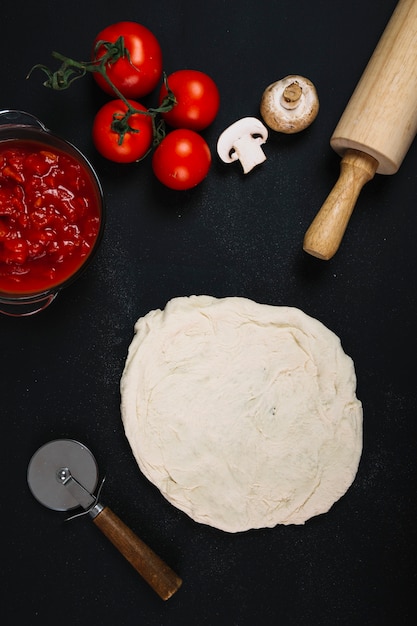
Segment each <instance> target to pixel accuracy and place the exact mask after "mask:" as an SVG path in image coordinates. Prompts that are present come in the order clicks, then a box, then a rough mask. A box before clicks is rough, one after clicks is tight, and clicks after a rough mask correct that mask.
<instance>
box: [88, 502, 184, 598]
mask: <svg viewBox="0 0 417 626" xmlns="http://www.w3.org/2000/svg"><path fill="white" fill-rule="evenodd" d="M93 522H94V523H95V525H96V526H97V527H98V528H99V529H100V530H101V531H102V532H103V533H104V535H105V536H106V537H107V539H109V540H110V541H111V542H112V544H113V545H114V546H115V547H116V548H117V549H118V550H119V552H121V554H123V556H124V557H125V558H126V559H127V560H128V561H129V563H130V564H131V565H133V567H134V568H135V569H136V570H137V571H138V572H139V574H140V575H141V576H142V578H144V580H146V582H147V583H148V584H149V585H150V586H151V587H152V588H153V589H154V591H156V593H157V594H158V595H159V596H160V597H161V598H162V599H163V600H168V599H169V598H170V597H171V596H172V595H173V594H174V593H175V592H176V591H177V590H178V589H179V588H180V586H181V584H182V580H181V578H179V577H178V576H177V574H176V573H175V572H174V571H173V570H172V569H171V568H170V567H168V565H167V564H166V563H164V561H162V559H160V558H159V556H157V555H156V554H155V552H153V550H151V549H150V548H149V547H148V546H147V545H146V544H145V543H143V541H141V539H139V537H137V536H136V535H135V533H134V532H133V531H132V530H131V529H130V528H128V527H127V526H126V525H125V524H124V522H122V520H121V519H120V518H119V517H117V515H115V514H114V513H113V511H112V510H111V509H109V507H107V506H106V507H104V508H103V510H102V511H100V513H98V515H96V516H95V517H94V518H93Z"/></svg>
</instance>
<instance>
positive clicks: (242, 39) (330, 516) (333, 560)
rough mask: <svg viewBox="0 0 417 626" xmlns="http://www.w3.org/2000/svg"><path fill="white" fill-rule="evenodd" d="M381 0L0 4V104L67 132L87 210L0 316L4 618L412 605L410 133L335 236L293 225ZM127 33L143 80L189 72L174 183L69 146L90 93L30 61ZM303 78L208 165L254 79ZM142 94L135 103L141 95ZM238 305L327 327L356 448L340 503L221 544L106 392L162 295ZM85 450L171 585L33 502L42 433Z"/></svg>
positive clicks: (247, 616)
mask: <svg viewBox="0 0 417 626" xmlns="http://www.w3.org/2000/svg"><path fill="white" fill-rule="evenodd" d="M395 5H396V2H395V0H380V1H379V2H377V3H376V2H373V1H372V0H351V1H350V2H334V0H316V1H312V0H300V1H299V2H293V1H290V0H280V1H279V2H278V1H277V2H272V1H270V2H267V1H266V0H256V1H255V0H239V2H237V1H229V2H227V1H226V0H211V1H210V2H206V3H198V2H189V1H187V0H182V1H177V2H173V1H170V2H168V0H160V1H156V2H147V3H145V2H137V1H135V2H131V1H130V0H125V1H124V2H123V3H121V4H120V5H118V4H117V3H114V2H109V1H108V0H102V1H101V2H95V1H94V0H93V1H91V2H88V3H87V2H80V1H79V0H73V1H72V2H66V3H65V2H61V3H57V2H52V1H44V2H36V3H31V4H27V5H25V6H24V7H23V6H20V5H18V4H17V3H12V2H8V3H5V5H4V6H3V7H2V15H1V24H2V27H1V29H2V36H1V38H0V50H1V59H2V62H1V64H0V74H1V82H0V84H1V90H0V108H2V109H21V110H25V111H28V112H30V113H32V114H33V115H35V116H37V117H38V118H39V119H40V120H41V121H42V122H43V123H44V124H45V125H46V126H47V127H48V128H49V129H51V130H52V131H53V132H55V133H56V134H58V135H60V136H62V137H64V138H65V139H67V140H69V141H71V142H72V143H74V144H75V145H76V146H77V147H78V148H80V149H81V150H82V151H83V152H84V154H85V155H86V156H87V157H88V158H89V159H90V160H91V162H92V164H93V165H94V167H95V168H96V170H97V173H98V175H99V177H100V180H101V182H102V185H103V189H104V194H105V201H106V206H107V223H106V230H105V234H104V238H103V242H102V245H101V248H100V250H99V252H98V254H97V256H96V257H95V259H94V262H93V263H92V265H91V266H90V267H89V268H88V270H87V271H86V272H85V274H84V275H83V276H82V277H81V278H80V279H79V280H78V281H77V282H76V283H74V284H73V285H71V286H69V287H68V288H67V289H65V290H64V291H63V292H62V293H60V294H59V296H58V297H57V299H56V300H55V302H53V303H52V305H51V306H50V307H49V308H48V309H46V310H45V311H43V312H42V313H40V314H38V315H35V316H32V317H27V318H20V319H17V318H12V317H7V316H1V317H0V336H1V345H2V359H1V367H2V371H1V378H0V385H1V387H0V388H1V421H0V432H1V444H2V455H1V456H2V461H1V467H2V470H1V484H2V494H1V495H2V498H1V502H2V504H1V507H2V516H1V517H2V559H1V568H2V585H1V594H2V602H1V608H0V620H1V623H2V624H4V625H5V626H6V625H7V626H10V625H12V624H18V623H19V624H20V623H22V624H31V625H32V624H54V623H57V624H62V625H65V626H66V625H70V624H82V625H84V624H90V623H93V622H95V621H96V620H97V623H100V624H103V625H107V624H114V623H119V624H121V625H123V626H133V625H134V624H135V625H136V624H146V626H154V625H155V626H156V625H180V624H204V625H206V624H207V625H213V624H227V625H229V626H252V625H253V624H259V625H265V626H269V625H275V624H283V625H285V626H298V625H301V624H308V625H310V624H311V625H312V624H314V625H324V626H327V625H329V626H330V625H332V626H333V625H335V624H340V625H343V626H356V625H367V626H381V625H384V626H385V625H387V626H388V625H389V626H391V625H395V626H405V625H408V624H411V623H415V618H416V606H415V594H416V591H417V589H416V558H415V554H416V516H415V512H416V507H415V498H416V486H417V480H416V468H417V455H416V436H417V425H416V424H417V419H416V417H417V402H416V381H415V370H416V368H415V363H416V358H415V354H416V351H417V339H416V325H415V320H416V314H417V294H416V281H415V276H416V267H417V247H416V245H415V233H416V229H417V211H416V204H417V168H416V162H417V145H416V144H415V143H413V144H412V146H411V148H410V150H409V152H408V154H407V156H406V158H405V160H404V162H403V164H402V166H401V168H400V170H399V171H398V172H397V173H396V174H395V175H393V176H382V175H376V176H375V178H374V179H373V180H372V181H370V182H369V183H368V184H367V185H366V186H365V187H364V189H363V191H362V193H361V195H360V198H359V200H358V203H357V206H356V209H355V211H354V213H353V216H352V219H351V221H350V224H349V226H348V230H347V232H346V235H345V238H344V240H343V242H342V245H341V247H340V249H339V251H338V252H337V254H336V255H335V257H334V258H333V259H331V260H330V261H321V260H319V259H316V258H313V257H312V256H310V255H307V254H306V253H305V252H304V251H303V250H302V241H303V237H304V233H305V231H306V229H307V228H308V226H309V224H310V223H311V221H312V219H313V217H314V216H315V214H316V212H317V211H318V210H319V208H320V206H321V205H322V203H323V201H324V199H325V198H326V196H327V195H328V193H329V192H330V190H331V188H332V187H333V185H334V183H335V182H336V179H337V177H338V174H339V167H340V157H338V156H337V155H336V154H335V153H334V152H333V150H332V149H331V148H330V144H329V140H330V137H331V134H332V132H333V130H334V128H335V126H336V124H337V122H338V119H339V118H340V115H341V114H342V112H343V110H344V108H345V105H346V104H347V101H348V99H349V97H350V95H351V93H352V92H353V89H354V87H355V86H356V84H357V81H358V80H359V78H360V76H361V74H362V71H363V69H364V68H365V65H366V63H367V61H368V59H369V58H370V56H371V54H372V52H373V50H374V48H375V46H376V44H377V42H378V40H379V37H380V36H381V34H382V32H383V30H384V28H385V25H386V24H387V22H388V20H389V18H390V16H391V14H392V11H393V10H394V8H395ZM120 20H134V21H137V22H140V23H142V24H144V25H146V26H147V27H148V28H150V29H151V30H152V31H153V32H154V33H155V34H156V35H157V37H158V39H159V41H160V43H161V46H162V49H163V54H164V69H165V71H166V72H167V73H170V72H172V71H174V70H177V69H183V68H192V69H200V70H202V71H205V72H207V73H208V74H210V75H211V76H212V77H213V78H214V79H215V81H216V82H217V84H218V86H219V89H220V94H221V107H220V111H219V114H218V116H217V118H216V120H215V122H214V123H213V124H212V125H211V126H210V128H208V129H207V130H206V131H204V133H203V134H204V136H205V138H206V140H207V142H208V143H209V146H210V148H211V150H212V153H213V163H212V167H211V170H210V173H209V175H208V177H207V178H206V180H205V181H204V182H203V183H202V184H201V185H199V186H198V187H196V188H195V189H193V190H190V191H185V192H175V191H171V190H169V189H166V188H164V187H162V186H161V185H160V184H159V183H158V181H157V180H156V179H155V178H154V176H153V174H152V170H151V162H150V159H147V160H145V161H144V162H142V163H141V164H134V165H127V166H122V165H116V164H112V163H110V162H108V161H105V160H104V159H103V158H101V157H100V156H99V155H98V154H97V153H96V151H95V149H94V147H93V145H92V141H91V124H92V120H93V117H94V114H95V112H96V111H97V110H98V108H99V107H100V106H101V104H103V103H104V102H105V101H106V99H107V96H105V95H104V94H103V93H101V92H100V90H99V89H98V87H97V86H96V85H95V84H94V83H93V80H92V79H91V76H88V77H86V78H83V79H82V80H79V81H78V82H77V83H75V84H74V85H73V86H72V87H71V88H70V89H69V90H67V91H65V92H60V93H58V92H53V91H51V90H49V89H47V88H45V87H44V86H43V85H42V82H43V78H44V77H43V75H41V74H40V73H39V74H36V73H34V74H32V76H31V77H30V78H29V79H28V80H26V75H27V73H28V71H29V69H30V68H31V67H32V66H33V65H34V64H36V63H43V64H46V65H53V61H52V57H51V53H52V51H53V50H57V51H59V52H61V53H63V54H66V55H67V56H71V57H73V58H74V59H78V60H85V59H87V58H88V56H89V53H90V47H91V42H92V40H93V38H94V37H95V35H96V34H97V33H98V32H99V30H101V29H102V28H103V27H104V26H106V25H108V24H111V23H113V22H117V21H120ZM287 74H301V75H304V76H306V77H308V78H310V79H311V80H312V81H313V82H314V83H315V85H316V87H317V90H318V92H319V96H320V113H319V115H318V117H317V119H316V121H315V122H314V123H313V124H312V126H310V127H309V128H308V129H307V130H305V131H303V132H302V133H299V134H297V135H292V136H285V135H278V134H277V133H273V132H271V133H270V137H269V140H268V142H267V143H266V144H265V146H264V151H265V154H266V156H267V160H266V161H265V163H264V164H263V165H261V166H260V167H258V168H257V169H256V170H254V171H253V172H251V173H250V174H248V175H247V176H245V175H244V174H243V172H242V171H241V168H240V166H239V164H231V165H225V164H224V163H222V162H221V161H220V160H219V159H218V157H217V154H216V142H217V138H218V136H219V134H220V133H221V132H222V130H224V129H225V128H226V127H227V126H228V125H229V124H231V123H232V122H234V121H235V120H237V119H239V118H241V117H245V116H255V117H258V118H259V115H260V114H259V103H260V97H261V94H262V92H263V90H264V89H265V87H266V86H267V85H269V84H270V83H271V82H274V81H275V80H277V79H278V78H281V77H283V76H286V75H287ZM154 96H155V94H151V95H150V96H149V97H148V98H146V99H145V101H144V103H145V104H146V105H147V106H151V105H154V104H155V102H154ZM192 294H208V295H213V296H217V297H224V296H244V297H247V298H251V299H253V300H255V301H258V302H261V303H267V304H273V305H289V306H296V307H298V308H300V309H302V310H303V311H305V312H306V313H307V314H309V315H311V316H313V317H316V318H317V319H319V320H320V321H322V322H323V323H324V324H325V325H326V326H328V327H329V328H330V329H331V330H333V331H334V332H335V333H336V334H338V335H339V337H340V338H341V341H342V345H343V347H344V350H345V351H346V352H347V354H349V355H350V356H351V357H352V358H353V360H354V363H355V367H356V374H357V380H358V386H357V395H358V397H359V398H360V400H361V401H362V403H363V408H364V447H363V454H362V458H361V463H360V466H359V471H358V474H357V477H356V479H355V481H354V483H353V485H352V486H351V488H350V489H349V490H348V492H347V494H346V495H345V496H344V497H343V498H342V499H341V500H340V501H339V502H337V503H336V504H335V505H334V506H333V507H332V509H331V510H330V511H329V512H328V513H327V514H324V515H321V516H319V517H316V518H313V519H311V520H310V521H308V522H307V523H306V524H305V525H303V526H277V527H275V528H273V529H261V530H254V531H250V532H245V533H238V534H229V533H225V532H222V531H220V530H217V529H214V528H210V527H207V526H204V525H201V524H198V523H196V522H194V521H192V520H191V519H190V518H189V517H187V516H186V515H185V514H183V513H182V512H180V511H179V510H177V509H176V508H175V507H173V506H172V505H171V504H169V503H168V502H167V501H166V500H165V499H164V498H163V497H162V495H161V494H160V493H159V491H158V490H157V489H156V488H155V487H154V486H153V485H151V484H150V483H149V482H148V481H147V480H146V479H145V477H144V476H143V475H142V474H141V472H140V471H139V468H138V466H137V464H136V462H135V460H134V458H133V455H132V453H131V450H130V447H129V444H128V442H127V439H126V438H125V435H124V430H123V425H122V421H121V416H120V392H119V382H120V376H121V373H122V370H123V367H124V362H125V358H126V353H127V349H128V346H129V343H130V341H131V339H132V337H133V325H134V323H135V321H136V320H137V319H138V318H139V317H140V316H142V315H145V314H146V313H147V312H149V311H150V310H153V309H158V308H164V306H165V304H166V303H167V302H168V300H170V299H171V298H173V297H176V296H188V295H192ZM59 438H72V439H76V440H78V441H81V442H83V443H84V444H85V445H87V446H88V447H89V448H91V450H92V451H93V453H94V455H95V457H96V459H97V462H98V465H99V468H100V474H101V475H106V482H105V486H104V491H103V492H102V500H103V501H104V502H105V503H106V504H108V505H109V506H110V508H111V509H112V510H113V511H114V512H115V513H117V514H118V515H119V517H121V518H122V519H123V520H124V521H125V522H126V523H127V524H128V525H129V526H130V527H131V528H132V529H133V530H134V531H135V532H136V533H137V534H138V535H139V536H140V537H141V538H142V539H143V540H144V541H145V542H146V543H148V544H149V545H150V546H151V547H152V548H153V549H154V550H155V551H156V552H158V553H159V554H160V556H161V557H162V558H164V559H165V560H166V561H167V562H168V563H169V564H170V565H171V567H172V568H173V569H175V570H176V571H177V572H178V573H179V574H180V576H181V577H182V578H183V581H184V582H183V586H182V588H181V589H180V590H179V591H178V593H176V594H175V595H174V596H173V597H172V598H171V599H170V600H168V601H167V602H163V601H162V600H161V599H160V598H159V597H158V596H157V594H155V593H154V591H153V590H152V589H150V587H148V585H147V584H146V583H145V582H144V581H143V580H142V579H141V578H140V576H139V575H138V574H137V573H136V571H135V570H134V569H133V568H132V567H131V566H130V565H129V564H128V563H127V562H126V561H125V560H124V559H123V557H121V556H120V554H119V553H118V552H117V551H116V550H115V549H114V548H113V547H112V546H111V544H110V543H109V542H108V541H107V539H106V538H105V537H104V536H103V535H102V534H101V533H100V532H99V530H98V529H97V528H95V526H94V524H92V523H91V521H90V520H89V518H88V517H82V518H81V519H77V520H74V521H71V522H67V523H65V519H66V514H64V513H57V512H53V511H51V510H49V509H46V508H44V507H42V506H41V505H40V504H39V503H38V502H37V501H36V500H35V499H34V498H33V497H32V495H31V493H30V491H29V489H28V486H27V481H26V471H27V466H28V463H29V460H30V458H31V456H32V454H33V453H34V452H35V451H36V450H37V449H38V448H39V447H40V446H41V445H42V444H44V443H46V442H47V441H50V440H52V439H59Z"/></svg>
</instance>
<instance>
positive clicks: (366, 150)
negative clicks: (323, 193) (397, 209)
mask: <svg viewBox="0 0 417 626" xmlns="http://www.w3.org/2000/svg"><path fill="white" fill-rule="evenodd" d="M416 132H417V0H400V1H399V2H398V4H397V6H396V8H395V10H394V12H393V14H392V16H391V19H390V20H389V22H388V24H387V26H386V28H385V30H384V32H383V34H382V36H381V39H380V40H379V42H378V45H377V47H376V48H375V51H374V53H373V54H372V56H371V58H370V60H369V62H368V64H367V66H366V68H365V70H364V72H363V74H362V77H361V79H360V81H359V83H358V85H357V87H356V89H355V90H354V92H353V94H352V96H351V98H350V100H349V102H348V104H347V106H346V108H345V111H344V112H343V114H342V117H341V118H340V121H339V123H338V124H337V126H336V128H335V130H334V132H333V135H332V137H331V139H330V145H331V147H332V148H333V149H334V150H335V152H336V153H337V154H339V155H340V156H341V157H342V160H341V164H340V175H339V179H338V180H337V182H336V185H335V186H334V188H333V190H332V191H331V192H330V194H329V196H328V197H327V199H326V200H325V202H324V204H323V206H322V207H321V209H320V211H319V212H318V213H317V215H316V217H315V218H314V220H313V222H312V223H311V225H310V227H309V229H308V230H307V232H306V234H305V237H304V243H303V249H304V250H305V252H307V253H308V254H311V255H312V256H315V257H317V258H319V259H324V260H328V259H330V258H332V257H333V255H334V254H335V253H336V252H337V250H338V248H339V246H340V243H341V241H342V238H343V235H344V233H345V230H346V227H347V225H348V222H349V219H350V217H351V215H352V212H353V209H354V208H355V204H356V201H357V199H358V197H359V194H360V192H361V190H362V188H363V186H364V185H365V183H367V182H368V181H369V180H371V179H372V178H373V177H374V175H375V173H378V174H395V172H397V170H398V169H399V167H400V165H401V163H402V161H403V159H404V157H405V155H406V153H407V151H408V149H409V147H410V145H411V143H412V141H413V139H414V137H415V135H416Z"/></svg>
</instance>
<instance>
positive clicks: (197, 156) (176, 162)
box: [152, 128, 211, 190]
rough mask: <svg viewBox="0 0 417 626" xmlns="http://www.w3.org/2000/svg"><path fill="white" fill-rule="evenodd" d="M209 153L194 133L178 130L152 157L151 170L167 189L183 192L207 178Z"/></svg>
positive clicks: (172, 133)
mask: <svg viewBox="0 0 417 626" xmlns="http://www.w3.org/2000/svg"><path fill="white" fill-rule="evenodd" d="M210 165H211V153H210V148H209V147H208V145H207V143H206V141H205V140H204V139H203V137H202V136H201V135H199V134H198V133H197V132H195V131H193V130H189V129H184V128H181V129H177V130H173V131H171V132H170V133H168V134H167V135H166V136H165V137H164V139H162V141H161V143H160V144H159V146H158V147H157V148H156V150H155V152H154V154H153V157H152V169H153V172H154V174H155V176H156V177H157V179H158V180H159V181H160V182H161V183H162V184H163V185H165V186H166V187H169V188H171V189H176V190H185V189H191V188H192V187H195V186H196V185H198V184H199V183H201V181H202V180H203V179H204V178H205V177H206V176H207V174H208V172H209V169H210Z"/></svg>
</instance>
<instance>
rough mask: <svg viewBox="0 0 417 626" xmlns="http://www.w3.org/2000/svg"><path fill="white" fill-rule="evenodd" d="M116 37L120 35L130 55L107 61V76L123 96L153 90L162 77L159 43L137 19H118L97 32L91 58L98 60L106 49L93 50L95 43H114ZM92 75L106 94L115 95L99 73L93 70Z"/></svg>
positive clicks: (144, 94) (141, 93) (103, 47)
mask: <svg viewBox="0 0 417 626" xmlns="http://www.w3.org/2000/svg"><path fill="white" fill-rule="evenodd" d="M119 37H123V39H124V47H125V48H126V49H127V50H128V52H129V57H130V58H128V57H123V58H120V59H118V60H117V61H116V62H115V63H112V64H107V65H106V73H107V76H108V77H109V78H110V80H111V81H112V83H113V84H114V85H115V86H116V87H117V89H118V90H119V91H120V93H121V94H122V95H123V96H125V98H141V97H142V96H146V95H147V94H149V93H150V92H151V91H153V89H155V87H156V86H157V84H158V82H159V80H160V78H161V76H162V51H161V46H160V45H159V42H158V40H157V38H156V37H155V35H154V34H153V33H152V32H151V31H150V30H148V29H147V28H146V27H145V26H142V25H141V24H138V23H136V22H118V23H116V24H111V25H110V26H107V27H106V28H104V29H103V30H102V31H100V32H99V34H98V35H97V37H96V38H95V40H94V44H93V52H92V58H93V59H100V58H101V57H102V56H103V55H104V53H105V52H106V49H105V46H99V48H98V50H96V46H97V44H98V42H100V41H107V42H110V43H114V42H115V41H116V40H117V39H118V38H119ZM93 76H94V78H95V80H96V82H97V84H98V85H99V86H100V87H101V88H102V89H103V90H104V91H105V92H106V93H110V94H112V95H113V96H114V95H115V92H114V91H113V90H112V89H111V87H110V85H109V84H108V83H107V82H106V80H105V79H104V77H103V76H102V75H101V74H99V73H98V72H94V73H93Z"/></svg>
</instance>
